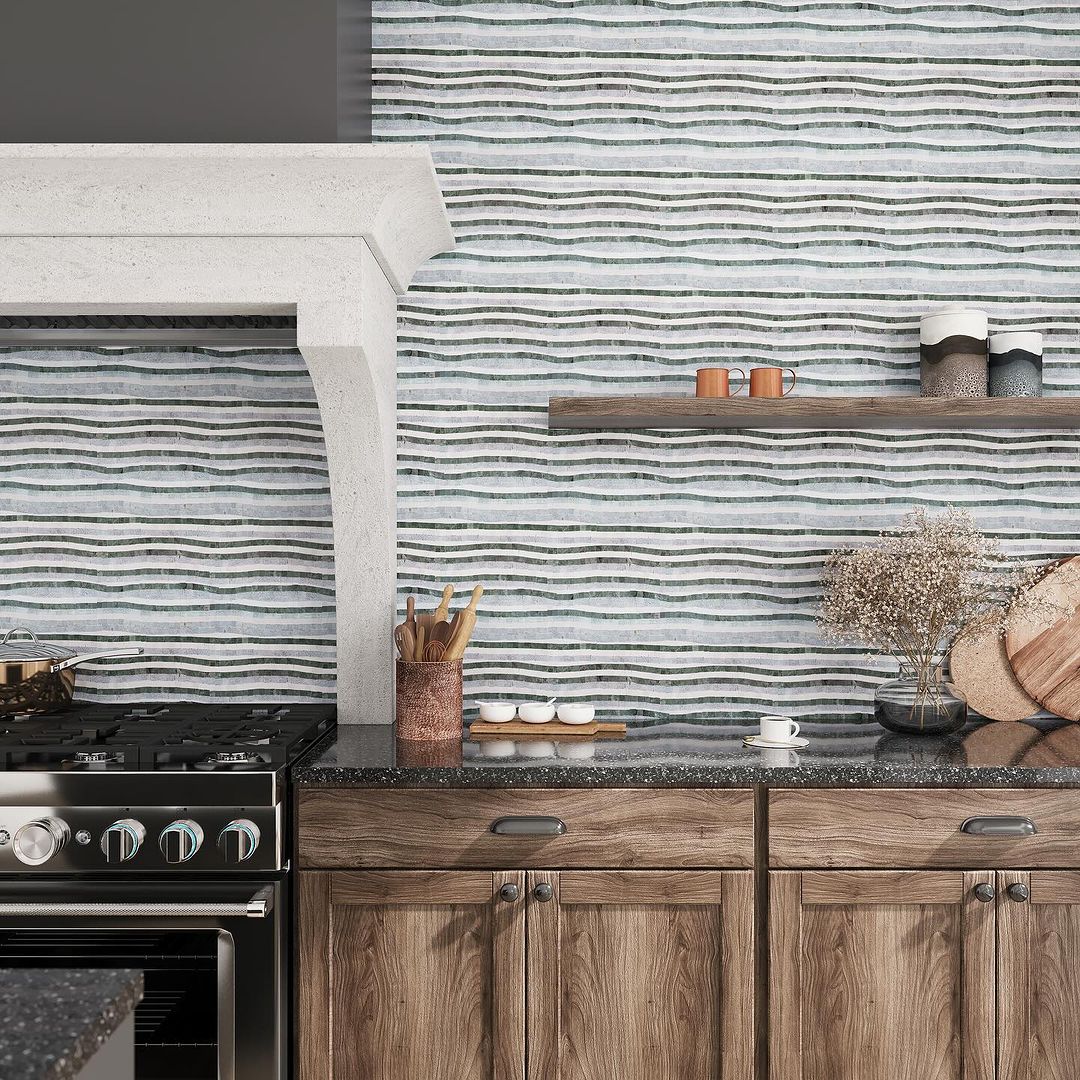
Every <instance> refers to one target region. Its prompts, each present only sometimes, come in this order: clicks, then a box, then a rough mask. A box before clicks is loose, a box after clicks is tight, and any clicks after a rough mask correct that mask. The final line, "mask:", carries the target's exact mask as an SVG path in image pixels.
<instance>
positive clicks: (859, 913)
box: [769, 870, 1064, 1080]
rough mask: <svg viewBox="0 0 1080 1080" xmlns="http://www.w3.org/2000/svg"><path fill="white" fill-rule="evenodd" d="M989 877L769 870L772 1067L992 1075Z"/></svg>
mask: <svg viewBox="0 0 1080 1080" xmlns="http://www.w3.org/2000/svg"><path fill="white" fill-rule="evenodd" d="M979 886H982V888H979V889H978V892H977V891H976V889H977V887H979ZM994 886H995V875H994V872H993V871H989V870H981V871H975V872H971V873H965V872H963V871H937V870H906V871H839V870H826V871H806V872H802V873H797V872H774V873H771V874H770V875H769V952H770V984H769V1031H770V1037H769V1075H770V1080H994V1074H995V1062H994V1059H995V997H994V994H995V974H996V973H995V941H994V935H995V919H996V908H997V904H996V903H995V895H994ZM980 895H981V896H982V897H983V899H980V898H979V897H980ZM1020 1075H1021V1074H1017V1077H1016V1080H1020ZM1063 1075H1064V1074H1063ZM1024 1080H1030V1077H1028V1076H1027V1075H1025V1078H1024Z"/></svg>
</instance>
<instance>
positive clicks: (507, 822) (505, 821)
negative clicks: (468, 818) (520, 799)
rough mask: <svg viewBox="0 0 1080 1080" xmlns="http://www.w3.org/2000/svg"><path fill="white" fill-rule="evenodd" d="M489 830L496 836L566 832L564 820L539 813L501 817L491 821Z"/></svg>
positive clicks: (546, 834) (555, 834) (544, 834)
mask: <svg viewBox="0 0 1080 1080" xmlns="http://www.w3.org/2000/svg"><path fill="white" fill-rule="evenodd" d="M491 831H492V832H493V833H495V835H496V836H562V835H563V834H564V833H565V832H566V822H565V821H563V820H562V819H561V818H557V817H543V816H541V815H539V814H530V815H528V816H521V817H501V818H499V819H498V821H495V822H492V825H491Z"/></svg>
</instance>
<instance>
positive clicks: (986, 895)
mask: <svg viewBox="0 0 1080 1080" xmlns="http://www.w3.org/2000/svg"><path fill="white" fill-rule="evenodd" d="M974 892H975V899H976V900H981V901H982V902H983V903H984V904H989V903H990V901H991V900H993V899H994V896H995V895H996V893H995V892H994V886H993V885H991V884H989V883H988V882H986V881H981V882H979V884H978V885H976V886H975V890H974Z"/></svg>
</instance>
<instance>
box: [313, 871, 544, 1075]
mask: <svg viewBox="0 0 1080 1080" xmlns="http://www.w3.org/2000/svg"><path fill="white" fill-rule="evenodd" d="M504 890H505V891H504ZM524 894H525V875H524V873H521V872H513V871H511V872H505V873H503V872H495V873H492V872H483V871H472V872H470V871H447V870H443V871H429V872H426V871H409V870H393V871H386V872H374V871H361V872H357V873H350V872H347V871H339V872H335V873H322V872H317V873H312V872H304V873H302V874H301V875H300V1001H299V1047H298V1050H299V1075H300V1077H301V1080H316V1078H318V1080H330V1078H335V1080H360V1078H363V1080H431V1078H433V1077H439V1076H445V1077H453V1080H523V1077H524V1075H525V1015H524V1012H525V1010H524V979H525V914H524V912H525V909H524V904H523V902H522V901H523V897H524ZM504 897H507V898H506V899H504Z"/></svg>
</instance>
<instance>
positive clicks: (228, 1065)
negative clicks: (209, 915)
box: [217, 894, 258, 1080]
mask: <svg viewBox="0 0 1080 1080" xmlns="http://www.w3.org/2000/svg"><path fill="white" fill-rule="evenodd" d="M256 895H258V894H256ZM217 954H218V965H217V973H218V991H217V1000H218V1080H235V1077H236V941H235V940H234V938H233V936H232V934H230V933H229V932H228V931H227V930H221V931H219V932H218V939H217Z"/></svg>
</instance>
